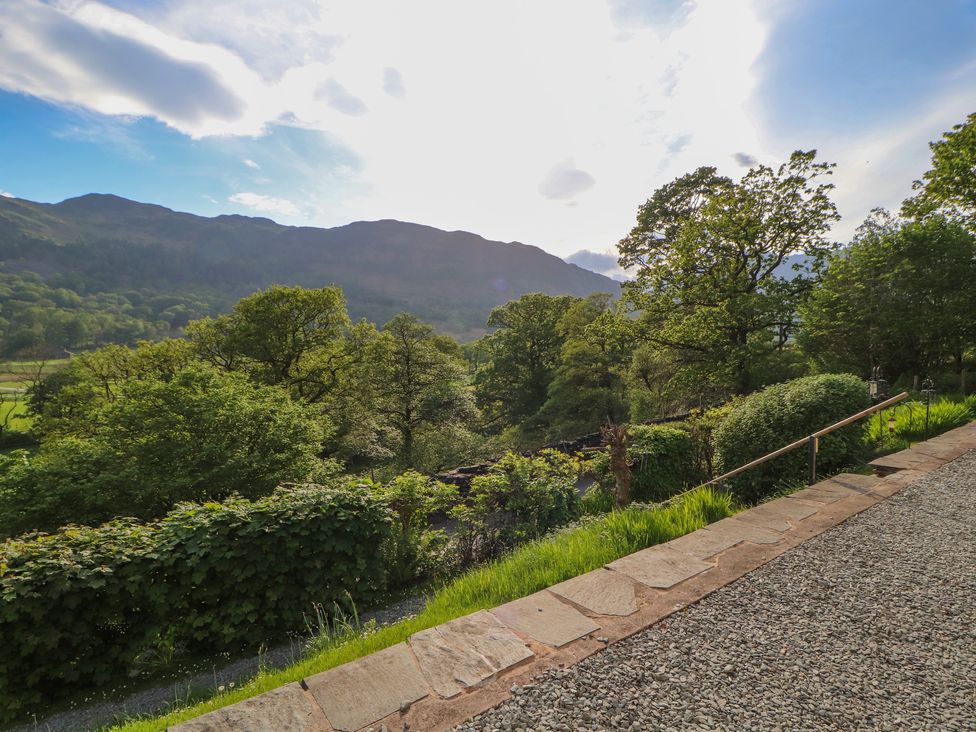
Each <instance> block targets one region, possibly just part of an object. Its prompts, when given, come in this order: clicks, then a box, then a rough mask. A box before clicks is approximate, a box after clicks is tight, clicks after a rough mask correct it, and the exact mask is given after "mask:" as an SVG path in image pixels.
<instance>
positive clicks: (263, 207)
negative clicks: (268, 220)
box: [227, 192, 301, 216]
mask: <svg viewBox="0 0 976 732" xmlns="http://www.w3.org/2000/svg"><path fill="white" fill-rule="evenodd" d="M227 200H228V201H230V202H231V203H239V204H240V205H241V206H247V207H248V208H253V209H254V210H255V211H261V212H263V213H270V214H279V215H282V216H300V215H301V210H300V209H299V208H298V206H297V205H295V204H294V203H293V202H291V201H289V200H287V199H284V198H274V197H272V196H263V195H261V194H260V193H250V192H242V193H235V194H234V195H233V196H231V197H230V198H228V199H227Z"/></svg>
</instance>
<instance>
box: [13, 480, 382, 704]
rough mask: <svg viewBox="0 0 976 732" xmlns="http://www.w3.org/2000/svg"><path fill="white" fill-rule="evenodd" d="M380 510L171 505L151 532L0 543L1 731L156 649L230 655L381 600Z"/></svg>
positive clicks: (342, 487)
mask: <svg viewBox="0 0 976 732" xmlns="http://www.w3.org/2000/svg"><path fill="white" fill-rule="evenodd" d="M390 523H391V517H390V514H389V511H388V510H387V509H386V508H385V507H384V506H383V504H382V503H381V502H380V501H379V500H377V499H376V498H375V497H374V496H373V495H372V494H371V493H370V491H368V490H366V489H365V488H364V487H362V486H360V485H356V484H354V483H352V482H351V481H347V482H346V483H344V484H337V485H334V486H332V487H323V486H314V485H305V486H287V487H282V488H279V489H278V490H276V491H275V492H274V493H273V494H272V495H270V496H267V497H265V498H262V499H259V500H256V501H248V500H246V499H242V498H238V497H234V498H231V499H228V500H227V501H225V502H223V503H204V504H181V505H179V506H177V507H176V508H175V509H174V510H173V511H171V512H170V513H169V514H167V515H166V517H165V518H163V519H162V520H160V521H156V522H153V523H148V524H144V523H139V522H136V521H135V520H132V519H121V520H116V521H112V522H110V523H107V524H104V525H102V526H98V527H95V528H89V527H66V528H65V529H64V530H62V531H60V532H58V533H57V534H54V535H50V536H47V535H42V536H39V537H34V538H21V539H16V540H10V541H7V542H5V543H3V544H2V545H0V637H2V638H3V639H4V643H3V644H2V648H0V699H2V700H3V702H2V705H0V720H3V719H10V718H13V717H14V716H15V715H18V716H23V713H24V712H25V711H30V710H32V709H33V710H36V711H40V705H42V704H43V705H45V706H46V705H48V704H50V703H51V702H52V701H54V700H55V699H56V698H57V697H59V696H64V695H67V694H68V693H70V692H71V691H73V690H77V689H79V688H84V689H91V688H93V687H96V686H98V685H100V684H104V683H105V682H107V681H109V680H110V679H113V678H118V677H119V676H121V675H122V674H124V672H125V671H126V670H127V669H129V668H132V666H133V664H134V663H135V662H136V660H137V659H138V658H139V656H140V654H141V653H142V652H144V651H145V650H146V649H147V648H152V647H154V646H157V645H159V643H160V641H161V639H165V640H166V642H167V643H168V644H169V645H178V646H182V647H185V648H186V649H187V650H188V651H189V652H190V653H199V652H204V651H212V650H215V649H220V650H236V649H238V648H240V647H243V646H246V645H254V644H256V643H259V642H261V641H263V640H266V639H269V638H271V637H274V636H276V635H280V634H281V633H282V632H283V631H284V630H287V629H292V630H295V629H299V628H301V627H302V626H303V613H307V612H310V611H311V609H312V607H313V605H314V604H316V603H318V604H321V605H323V606H325V607H330V606H332V604H333V603H335V602H339V601H342V600H343V599H344V598H345V597H346V596H347V593H348V595H349V596H351V597H352V598H353V599H354V601H356V602H357V603H359V604H369V603H370V602H371V601H375V600H376V599H377V597H378V593H379V592H381V591H382V590H383V589H384V579H385V575H384V562H383V556H382V553H381V552H378V551H376V548H377V547H379V546H381V545H382V544H383V542H384V541H385V540H386V538H387V536H388V535H389V527H390Z"/></svg>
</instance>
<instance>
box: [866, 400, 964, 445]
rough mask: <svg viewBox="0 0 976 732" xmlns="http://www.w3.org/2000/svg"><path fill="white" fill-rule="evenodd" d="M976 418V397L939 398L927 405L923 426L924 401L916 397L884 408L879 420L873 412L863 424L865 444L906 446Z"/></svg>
mask: <svg viewBox="0 0 976 732" xmlns="http://www.w3.org/2000/svg"><path fill="white" fill-rule="evenodd" d="M892 415H894V418H895V423H894V431H891V430H890V429H889V419H890V418H891V416H892ZM972 419H976V399H974V398H973V397H969V398H967V399H965V400H959V401H957V400H950V399H944V398H943V399H938V400H936V401H934V402H932V404H931V405H930V410H929V425H928V429H926V427H925V404H924V403H922V402H917V401H908V402H903V403H901V404H899V405H897V406H895V407H894V408H893V409H886V410H885V411H884V415H883V417H882V418H881V419H880V420H879V418H878V417H877V416H876V415H872V416H871V417H869V418H868V420H867V422H866V424H865V425H864V438H865V441H866V442H867V444H869V445H872V446H874V448H875V449H876V450H877V451H879V452H893V451H895V450H902V449H905V448H906V447H909V446H910V445H911V444H912V443H913V442H919V441H921V440H926V439H928V438H930V437H935V436H936V435H940V434H942V433H943V432H948V431H949V430H951V429H954V428H956V427H961V426H962V425H964V424H966V423H967V422H969V421H970V420H972Z"/></svg>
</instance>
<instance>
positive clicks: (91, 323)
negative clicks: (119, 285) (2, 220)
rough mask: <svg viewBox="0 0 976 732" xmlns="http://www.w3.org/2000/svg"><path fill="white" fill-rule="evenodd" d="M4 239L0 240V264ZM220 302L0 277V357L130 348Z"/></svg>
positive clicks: (31, 277)
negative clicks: (101, 347) (115, 345)
mask: <svg viewBox="0 0 976 732" xmlns="http://www.w3.org/2000/svg"><path fill="white" fill-rule="evenodd" d="M5 248H6V247H4V246H3V238H2V237H0V258H2V259H4V260H6V259H7V258H6V257H3V256H2V253H3V251H4V249H5ZM222 299H223V298H212V297H201V296H197V295H193V294H189V293H184V294H179V295H161V294H159V293H158V292H155V291H153V290H147V289H143V290H138V291H135V290H118V291H114V292H105V291H100V290H99V289H97V288H95V289H89V288H86V287H80V286H78V285H77V284H76V283H73V282H70V281H68V280H65V279H64V278H58V277H54V278H50V280H49V281H45V280H44V279H42V278H41V277H40V276H39V275H36V274H34V273H33V272H18V273H13V272H3V273H0V357H4V358H13V357H17V356H22V355H36V356H56V357H60V356H63V355H64V353H65V350H66V349H67V350H71V351H76V350H81V349H84V348H91V347H93V346H98V345H101V344H104V343H120V344H134V343H136V342H137V341H138V340H141V339H147V338H150V339H155V338H162V337H165V336H169V335H172V334H174V333H178V332H179V331H180V330H181V329H182V328H183V326H184V325H186V323H187V322H188V321H189V320H190V318H198V317H202V316H204V315H208V314H210V313H211V312H213V310H214V308H215V307H217V306H218V302H220V301H221V300H222Z"/></svg>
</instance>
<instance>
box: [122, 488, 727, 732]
mask: <svg viewBox="0 0 976 732" xmlns="http://www.w3.org/2000/svg"><path fill="white" fill-rule="evenodd" d="M731 514H732V504H731V499H730V498H729V496H728V495H727V494H724V493H720V492H717V491H713V490H711V489H709V488H700V489H698V490H695V491H693V492H691V493H689V494H687V495H685V496H683V497H682V498H680V499H678V500H676V501H675V502H674V503H673V504H671V505H669V506H666V507H647V508H645V507H639V506H635V507H631V508H628V509H627V510H624V511H619V512H614V513H611V514H608V515H606V516H602V517H600V518H597V519H594V520H592V521H589V522H587V523H585V524H583V525H581V526H576V527H572V528H568V529H565V530H563V531H560V532H558V533H556V534H554V535H552V536H550V537H548V538H546V539H542V540H539V541H535V542H532V543H530V544H526V545H524V546H522V547H520V548H518V549H516V550H515V551H513V552H512V553H511V554H508V555H507V556H505V557H503V558H501V559H499V560H497V561H495V562H492V563H490V564H487V565H484V566H482V567H478V568H477V569H473V570H471V571H469V572H467V573H465V574H463V575H461V576H460V577H458V578H457V579H455V580H454V581H452V582H449V583H448V584H446V585H445V586H444V587H442V588H441V589H440V590H438V591H437V592H435V593H434V595H433V597H431V599H430V601H429V602H428V603H427V606H426V607H425V608H424V610H423V611H422V612H421V613H420V614H419V615H417V616H416V617H413V618H409V619H407V620H402V621H400V622H398V623H394V624H393V625H388V626H385V627H383V628H380V629H378V630H376V631H375V632H372V633H368V634H365V635H361V634H355V633H348V632H347V633H339V634H337V635H336V636H335V637H333V638H332V639H331V640H327V641H326V642H324V643H319V644H317V645H318V651H317V652H315V653H314V654H312V655H310V656H308V657H307V658H305V659H303V660H302V661H299V662H298V663H296V664H294V665H292V666H289V667H288V668H285V669H282V670H280V671H263V672H261V673H259V674H258V675H257V676H255V677H254V678H253V679H251V680H250V681H249V682H247V683H246V684H244V685H243V686H241V688H239V689H236V690H234V691H231V692H228V693H223V694H220V695H218V696H215V697H213V698H211V699H207V700H205V701H202V702H199V703H197V704H194V705H192V706H188V707H185V708H183V709H177V710H174V711H173V712H171V713H169V714H167V715H165V716H159V717H153V718H143V719H135V720H131V721H129V722H127V723H124V724H123V725H121V726H120V727H114V728H113V729H121V730H126V732H148V731H149V730H163V729H165V728H166V727H167V726H169V725H174V724H177V723H179V722H181V721H184V720H187V719H190V718H192V717H197V716H199V715H201V714H206V713H207V712H210V711H213V710H214V709H218V708H220V707H223V706H227V705H228V704H233V703H235V702H239V701H242V700H244V699H247V698H249V697H252V696H255V695H257V694H260V693H262V692H264V691H268V690H270V689H274V688H276V687H278V686H281V685H283V684H286V683H289V682H291V681H298V680H299V679H301V678H303V677H306V676H311V675H312V674H316V673H319V672H321V671H325V670H327V669H330V668H334V667H336V666H340V665H342V664H343V663H347V662H349V661H352V660H355V659H357V658H360V657H362V656H366V655H369V654H370V653H375V652H376V651H379V650H382V649H383V648H387V647H389V646H392V645H394V644H396V643H399V642H401V641H404V640H406V639H407V638H408V637H409V636H410V635H411V634H413V633H416V632H418V631H420V630H424V629H425V628H430V627H432V626H435V625H439V624H440V623H445V622H447V621H449V620H453V619H454V618H458V617H461V616H462V615H467V614H468V613H472V612H475V611H477V610H482V609H485V608H490V607H494V606H496V605H500V604H502V603H505V602H508V601H510V600H514V599H517V598H519V597H525V596H526V595H530V594H532V593H533V592H537V591H538V590H541V589H544V588H546V587H549V586H550V585H553V584H556V583H557V582H561V581H563V580H565V579H569V578H570V577H575V576H577V575H579V574H583V573H584V572H588V571H590V570H593V569H596V568H598V567H601V566H603V565H604V564H606V563H607V562H610V561H613V560H614V559H617V558H619V557H622V556H624V555H627V554H631V553H633V552H635V551H639V550H640V549H643V548H645V547H648V546H652V545H654V544H659V543H662V542H665V541H669V540H670V539H674V538H677V537H679V536H683V535H684V534H687V533H690V532H692V531H695V530H696V529H699V528H701V527H702V526H705V525H707V524H709V523H711V522H713V521H717V520H719V519H721V518H725V517H726V516H729V515H731Z"/></svg>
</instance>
